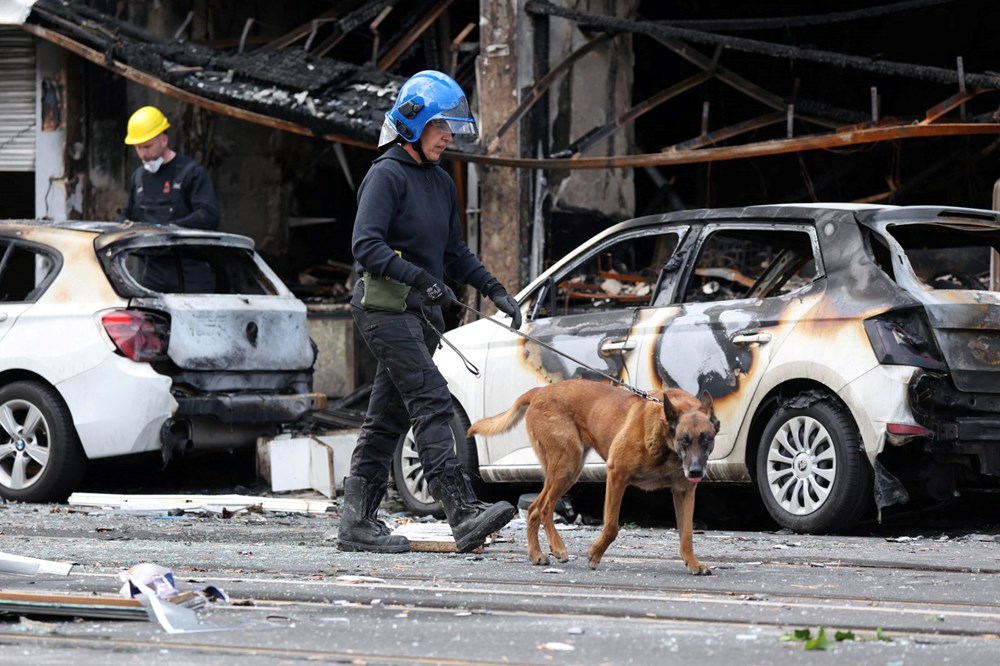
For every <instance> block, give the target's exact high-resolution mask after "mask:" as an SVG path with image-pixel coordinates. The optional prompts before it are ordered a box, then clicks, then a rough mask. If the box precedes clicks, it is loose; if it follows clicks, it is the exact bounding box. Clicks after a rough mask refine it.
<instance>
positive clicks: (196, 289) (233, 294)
mask: <svg viewBox="0 0 1000 666" xmlns="http://www.w3.org/2000/svg"><path fill="white" fill-rule="evenodd" d="M315 359H316V352H315V349H314V346H313V344H312V342H311V341H310V339H309V334H308V328H307V322H306V308H305V305H304V304H303V303H302V302H301V301H299V300H298V299H297V298H296V297H295V296H294V295H293V294H292V293H291V292H290V291H289V290H288V289H287V288H286V287H285V286H284V284H282V282H281V280H280V279H279V278H278V277H277V276H276V275H275V274H274V272H273V271H272V270H271V269H270V268H269V267H268V266H267V265H266V264H265V263H264V261H263V260H262V259H261V258H260V256H259V255H258V254H257V253H256V252H255V251H254V246H253V241H252V240H250V239H249V238H246V237H243V236H237V235H232V234H225V233H215V232H207V231H196V230H191V229H183V228H179V227H151V226H139V225H132V224H129V223H126V224H115V223H96V222H33V221H3V222H0V496H3V497H4V498H7V499H10V500H20V501H27V502H42V501H58V500H61V499H64V498H65V497H66V496H67V494H68V493H70V492H72V491H73V490H74V489H75V487H76V486H77V484H78V483H79V481H80V479H81V477H82V474H83V471H84V465H85V462H86V461H87V459H91V458H104V457H110V456H120V455H125V454H133V453H140V452H144V451H157V450H159V451H162V453H163V456H164V458H165V459H169V458H170V456H172V455H175V454H178V453H187V452H190V451H199V450H207V449H219V448H231V447H237V446H242V445H247V444H252V443H253V442H255V441H256V438H257V437H258V436H263V435H271V434H275V433H277V432H279V431H280V430H281V429H283V428H285V427H288V426H291V425H294V424H296V423H301V422H303V420H306V421H308V420H309V419H311V416H312V413H313V411H314V410H316V409H322V408H323V407H324V406H325V403H326V396H325V395H321V394H317V393H313V392H312V372H313V364H314V362H315Z"/></svg>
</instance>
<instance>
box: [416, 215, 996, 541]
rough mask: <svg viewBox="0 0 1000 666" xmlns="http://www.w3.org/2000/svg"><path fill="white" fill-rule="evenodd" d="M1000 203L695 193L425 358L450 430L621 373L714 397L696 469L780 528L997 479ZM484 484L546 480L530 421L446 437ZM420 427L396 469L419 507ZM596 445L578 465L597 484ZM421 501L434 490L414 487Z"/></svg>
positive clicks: (592, 245)
mask: <svg viewBox="0 0 1000 666" xmlns="http://www.w3.org/2000/svg"><path fill="white" fill-rule="evenodd" d="M998 249H1000V219H998V214H997V213H995V212H992V211H984V210H968V209H953V208H943V207H886V206H866V205H845V204H827V205H823V204H816V205H781V206H755V207H748V208H737V209H724V210H723V209H720V210H698V211H684V212H678V213H671V214H668V215H662V216H650V217H644V218H641V219H635V220H630V221H627V222H623V223H621V224H619V225H617V226H615V227H613V228H611V229H608V230H607V231H605V232H603V233H601V234H599V235H598V236H596V237H594V238H593V239H591V240H589V241H587V242H586V243H584V244H583V245H582V246H580V247H579V248H578V249H577V250H575V251H573V252H572V253H570V254H569V255H568V256H566V257H565V258H563V259H562V260H560V261H559V262H558V263H557V264H555V265H554V266H552V268H550V269H549V270H548V271H546V272H545V273H544V274H542V275H541V276H540V277H538V278H537V279H536V280H534V281H533V282H532V283H531V284H530V285H529V286H528V287H527V288H526V289H524V290H523V291H522V292H521V293H520V294H519V295H518V301H519V302H520V303H521V306H522V308H523V312H524V319H525V322H526V324H525V326H524V327H523V329H522V330H523V331H524V332H526V333H527V334H528V335H530V336H531V337H532V338H534V339H535V340H539V341H542V342H544V343H546V344H547V345H550V346H551V347H554V348H555V349H557V350H559V351H561V352H564V353H566V354H568V355H569V356H571V357H572V359H575V360H571V359H569V358H566V357H565V356H562V355H560V354H559V353H555V352H553V351H552V350H550V349H548V348H546V347H545V346H541V345H539V344H536V343H535V342H533V341H531V340H526V339H525V338H523V337H521V336H518V335H515V334H514V333H512V332H510V331H506V330H504V329H502V328H501V327H499V326H496V325H495V324H494V323H491V322H487V321H477V322H474V323H472V324H468V325H466V326H462V327H460V328H458V329H456V330H454V331H451V332H450V333H448V334H447V337H448V339H449V340H450V341H451V342H452V343H453V344H455V345H456V346H457V347H458V349H460V350H461V351H462V353H463V354H464V355H465V356H466V357H467V358H468V360H469V361H471V362H472V363H473V364H475V365H477V366H478V367H479V368H480V370H481V371H482V377H481V378H476V377H473V376H472V375H470V374H469V373H468V372H466V370H465V365H464V363H463V362H462V360H461V359H460V358H459V357H458V356H457V355H456V354H455V353H454V352H453V351H451V350H450V349H448V348H447V347H444V348H442V349H441V350H440V351H439V352H438V354H437V356H436V357H435V358H436V360H437V362H438V365H439V366H440V367H441V369H442V371H443V372H444V374H445V376H446V377H447V378H448V380H449V383H450V386H451V390H452V393H453V396H454V398H455V404H456V410H457V412H458V415H457V417H456V424H455V427H454V430H455V432H456V433H461V432H462V431H463V428H464V426H465V425H467V424H468V423H469V422H470V421H474V420H476V419H479V418H482V417H484V416H490V415H493V414H496V413H499V412H501V411H503V410H505V409H507V407H509V406H510V404H511V403H512V402H513V400H514V399H515V398H516V397H517V396H518V395H520V394H521V393H522V392H523V391H525V390H527V389H529V388H531V387H534V386H538V385H542V384H545V383H550V382H555V381H559V380H562V379H568V378H571V377H592V378H595V379H598V380H602V381H603V380H604V379H603V378H602V377H601V376H600V375H599V374H597V373H595V372H594V370H596V371H599V372H600V373H605V374H607V375H611V376H612V377H615V378H618V379H620V380H621V381H623V382H626V383H628V384H631V385H634V386H635V387H638V388H640V389H658V388H662V387H667V386H679V387H681V388H683V389H686V390H688V391H691V392H693V393H697V392H699V391H701V390H703V389H705V390H708V391H709V392H711V394H712V396H713V398H714V401H715V411H716V415H717V416H718V418H719V420H720V421H721V430H720V431H719V434H718V436H717V437H716V441H715V450H714V452H713V454H712V458H711V460H710V463H709V468H708V474H707V477H706V479H707V480H708V481H714V482H729V483H748V484H749V483H754V484H756V487H757V488H758V490H759V493H760V496H761V497H762V499H763V501H764V503H765V505H766V506H767V509H768V511H769V512H770V514H771V515H772V516H773V517H774V519H775V520H776V521H777V522H778V523H779V524H781V525H783V526H785V527H787V528H790V529H793V530H796V531H803V532H829V531H837V530H846V529H849V528H850V527H851V526H853V525H854V524H856V523H857V521H858V520H859V519H861V517H862V516H864V515H865V514H866V512H868V511H874V509H876V508H877V509H879V510H881V509H882V508H884V507H887V506H890V505H893V504H900V503H903V502H906V501H907V500H908V499H910V498H911V497H920V498H932V499H942V498H945V497H950V496H953V495H954V493H956V492H960V491H961V490H962V489H963V488H969V487H988V488H994V489H995V488H1000V293H998V292H997V282H996V279H995V275H996V274H995V268H994V269H993V273H992V274H991V267H994V266H995V264H996V259H997V251H998ZM457 446H458V448H459V449H460V453H461V455H462V456H463V457H464V458H465V459H466V460H467V461H469V463H470V466H471V467H473V468H474V469H476V470H478V474H479V477H480V479H481V480H482V481H484V482H493V483H499V482H513V481H517V482H524V481H537V480H539V479H540V478H541V468H540V466H539V464H538V461H537V459H536V458H535V454H534V453H533V451H532V449H531V446H530V445H529V443H528V439H527V436H526V434H525V433H524V431H523V426H520V427H519V429H515V430H514V431H512V432H510V433H507V434H504V435H500V436H496V437H480V438H478V439H477V440H466V439H465V437H464V435H459V437H458V444H457ZM413 463H414V457H413V455H412V442H410V441H404V442H403V443H402V444H401V446H400V447H399V452H398V454H397V464H396V476H397V485H399V486H400V487H401V489H402V490H403V493H402V494H403V497H404V499H406V500H407V501H408V502H409V503H410V504H411V506H413V507H415V508H417V509H420V508H421V507H424V508H427V507H430V506H431V505H430V498H429V497H427V496H426V495H425V494H424V493H425V489H424V487H423V485H422V481H421V478H420V475H419V467H418V466H415V465H414V464H413ZM605 473H606V470H605V467H604V463H603V462H602V461H601V460H600V459H599V458H597V457H593V458H590V459H588V461H587V464H586V466H585V469H584V472H583V477H582V478H583V479H586V480H591V481H600V480H602V479H603V478H604V477H605ZM422 502H427V504H422Z"/></svg>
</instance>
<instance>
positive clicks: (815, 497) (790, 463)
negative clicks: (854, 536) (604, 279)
mask: <svg viewBox="0 0 1000 666" xmlns="http://www.w3.org/2000/svg"><path fill="white" fill-rule="evenodd" d="M756 481H757V489H758V490H759V492H760V495H761V497H762V499H763V500H764V505H765V507H766V508H767V511H768V513H770V514H771V517H772V518H774V520H775V521H776V522H777V523H778V524H779V525H781V526H782V527H786V528H788V529H790V530H792V531H795V532H803V533H809V534H824V533H830V532H841V531H846V530H849V529H851V527H853V526H854V525H855V524H856V523H857V522H858V521H859V520H860V519H861V518H862V516H863V515H864V513H865V511H866V510H868V508H869V507H870V506H871V505H872V502H873V495H872V468H871V465H870V464H869V462H868V458H867V456H866V454H865V451H864V445H863V443H862V441H861V436H860V434H859V433H858V429H857V426H856V425H855V423H854V420H853V419H852V418H851V416H850V414H849V413H848V412H847V411H846V409H845V408H844V407H842V406H841V405H840V404H839V403H837V402H835V401H834V399H833V398H828V399H820V400H812V401H810V402H808V403H807V404H805V405H804V406H796V407H787V406H786V407H780V408H778V410H777V411H776V412H775V413H774V415H773V416H772V417H771V419H770V421H769V422H768V424H767V427H766V428H765V429H764V433H763V436H762V437H761V443H760V448H759V449H758V451H757V474H756Z"/></svg>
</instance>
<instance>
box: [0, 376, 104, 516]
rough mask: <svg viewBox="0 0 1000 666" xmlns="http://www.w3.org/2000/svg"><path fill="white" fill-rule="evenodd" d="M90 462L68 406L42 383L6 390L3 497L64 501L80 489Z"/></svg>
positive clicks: (1, 396) (1, 419)
mask: <svg viewBox="0 0 1000 666" xmlns="http://www.w3.org/2000/svg"><path fill="white" fill-rule="evenodd" d="M86 462H87V457H86V455H85V454H84V452H83V448H82V447H81V446H80V441H79V438H78V437H77V434H76V429H75V428H74V427H73V419H72V417H71V416H70V413H69V409H68V408H67V407H66V403H64V402H63V400H62V398H61V397H60V396H59V394H58V393H57V392H56V391H55V390H54V389H53V388H51V387H49V386H48V385H46V384H42V383H41V382H34V381H20V382H14V383H12V384H8V385H6V386H4V387H2V388H0V496H3V497H4V498H5V499H7V500H14V501H19V502H61V501H63V500H65V499H66V498H67V497H68V496H69V494H70V493H71V492H73V490H75V489H76V487H77V485H78V484H79V483H80V480H81V479H82V478H83V473H84V470H85V467H86Z"/></svg>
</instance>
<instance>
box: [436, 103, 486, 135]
mask: <svg viewBox="0 0 1000 666" xmlns="http://www.w3.org/2000/svg"><path fill="white" fill-rule="evenodd" d="M436 120H443V121H445V122H446V123H447V124H448V129H449V130H450V131H451V133H452V134H472V135H473V136H476V135H478V134H479V130H478V129H477V127H476V119H475V118H473V117H472V111H470V110H469V100H468V99H466V98H465V96H464V95H463V96H462V97H459V98H458V103H457V104H455V106H453V107H451V108H450V109H442V110H441V111H439V112H437V113H435V114H434V116H433V118H432V122H433V121H436ZM439 129H444V127H439Z"/></svg>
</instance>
